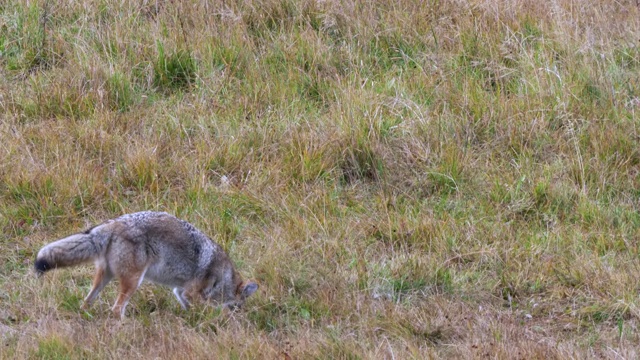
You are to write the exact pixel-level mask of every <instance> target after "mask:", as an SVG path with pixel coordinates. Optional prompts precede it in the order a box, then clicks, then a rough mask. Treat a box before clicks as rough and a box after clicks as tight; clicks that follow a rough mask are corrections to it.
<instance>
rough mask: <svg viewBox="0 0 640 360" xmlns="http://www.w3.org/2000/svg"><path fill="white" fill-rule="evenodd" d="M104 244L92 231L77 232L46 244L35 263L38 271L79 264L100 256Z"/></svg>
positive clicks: (38, 272) (39, 273) (41, 272)
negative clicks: (96, 238)
mask: <svg viewBox="0 0 640 360" xmlns="http://www.w3.org/2000/svg"><path fill="white" fill-rule="evenodd" d="M103 247H104V245H103V244H102V243H101V242H99V241H95V238H94V236H92V235H91V233H83V234H75V235H71V236H68V237H66V238H64V239H60V240H58V241H55V242H52V243H51V244H48V245H46V246H45V247H43V248H42V249H40V251H39V252H38V255H37V256H36V261H35V264H34V267H35V270H36V273H37V274H38V275H42V274H43V273H44V272H46V271H48V270H51V269H55V268H59V267H67V266H74V265H79V264H82V263H85V262H88V261H91V260H93V259H95V258H96V257H98V255H100V253H101V252H102V248H103Z"/></svg>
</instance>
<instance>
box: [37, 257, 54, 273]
mask: <svg viewBox="0 0 640 360" xmlns="http://www.w3.org/2000/svg"><path fill="white" fill-rule="evenodd" d="M33 267H34V268H35V270H36V275H38V276H40V275H42V274H44V273H45V272H47V271H49V270H51V269H53V267H52V266H51V265H49V263H48V262H47V260H45V259H36V262H35V263H34V264H33Z"/></svg>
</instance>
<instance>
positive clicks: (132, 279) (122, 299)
mask: <svg viewBox="0 0 640 360" xmlns="http://www.w3.org/2000/svg"><path fill="white" fill-rule="evenodd" d="M145 272H146V269H144V270H143V271H141V272H139V273H136V274H133V275H130V276H127V277H124V276H123V277H120V278H119V279H118V280H119V281H120V294H119V295H118V299H116V302H115V304H113V308H111V311H113V314H114V315H115V316H116V317H117V318H119V319H122V318H124V314H125V309H126V307H127V304H128V303H129V299H131V295H133V293H134V292H135V291H136V290H137V289H138V286H140V283H142V280H143V279H144V273H145Z"/></svg>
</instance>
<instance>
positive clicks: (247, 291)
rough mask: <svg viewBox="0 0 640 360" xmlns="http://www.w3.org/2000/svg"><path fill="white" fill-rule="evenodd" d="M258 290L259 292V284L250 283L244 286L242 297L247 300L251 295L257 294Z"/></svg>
mask: <svg viewBox="0 0 640 360" xmlns="http://www.w3.org/2000/svg"><path fill="white" fill-rule="evenodd" d="M256 290H258V284H256V283H254V282H251V281H249V282H247V283H246V284H245V285H244V287H243V289H242V297H243V298H245V299H246V298H248V297H249V296H251V294H253V293H254V292H256Z"/></svg>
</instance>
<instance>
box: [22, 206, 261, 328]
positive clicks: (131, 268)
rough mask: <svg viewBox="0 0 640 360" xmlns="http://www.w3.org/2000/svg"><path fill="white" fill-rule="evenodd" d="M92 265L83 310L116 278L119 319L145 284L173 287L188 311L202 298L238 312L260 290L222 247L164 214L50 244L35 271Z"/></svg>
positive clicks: (124, 219) (128, 218)
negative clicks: (237, 307)
mask: <svg viewBox="0 0 640 360" xmlns="http://www.w3.org/2000/svg"><path fill="white" fill-rule="evenodd" d="M89 261H93V262H94V263H95V266H96V273H95V277H94V279H93V287H92V289H91V291H90V292H89V295H87V297H86V298H85V299H84V304H83V305H82V308H83V309H86V308H88V307H89V306H90V305H91V303H92V302H93V301H94V300H95V299H96V297H97V296H98V294H99V293H100V291H101V290H102V289H103V288H104V287H105V285H107V283H109V281H110V280H111V279H112V278H114V277H116V278H117V279H118V281H119V282H120V294H119V295H118V299H117V300H116V302H115V304H114V305H113V308H112V311H113V313H114V315H115V316H116V317H118V318H122V317H124V314H125V307H126V306H127V303H128V301H129V299H130V298H131V295H132V294H133V293H134V292H135V291H136V289H137V288H138V286H140V283H141V282H142V280H143V279H147V280H150V281H152V282H155V283H159V284H163V285H167V286H170V287H172V288H173V293H174V295H175V296H176V298H177V299H178V302H180V305H182V307H183V308H184V309H188V308H189V305H190V300H193V299H196V298H203V299H205V300H210V301H212V302H215V303H221V304H222V305H223V306H225V307H229V308H235V307H236V306H240V305H242V304H243V303H244V300H245V299H246V298H247V297H249V296H250V295H251V294H253V293H254V292H255V291H256V290H257V289H258V285H257V284H256V283H254V282H250V281H247V282H243V281H242V278H241V277H240V275H239V274H238V272H236V270H235V269H234V266H233V263H232V262H231V260H230V259H229V257H228V256H227V254H226V253H225V252H224V250H223V249H222V248H221V247H220V246H219V245H218V244H216V243H214V242H213V241H211V239H209V238H208V237H207V236H206V235H204V234H203V233H202V232H200V230H198V229H196V228H195V227H194V226H193V225H191V224H189V223H188V222H186V221H183V220H180V219H178V218H176V217H174V216H172V215H169V214H167V213H164V212H151V211H143V212H138V213H133V214H126V215H122V216H120V217H118V218H116V219H113V220H108V221H106V222H104V223H102V224H100V225H97V226H94V227H92V228H90V229H88V230H86V231H84V232H82V233H79V234H75V235H71V236H68V237H66V238H64V239H60V240H58V241H55V242H53V243H50V244H48V245H46V246H45V247H43V248H42V249H40V251H39V252H38V255H37V257H36V260H35V264H34V266H35V270H36V273H37V274H38V275H41V274H43V273H44V272H46V271H48V270H51V269H55V268H58V267H67V266H74V265H79V264H82V263H85V262H89Z"/></svg>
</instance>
